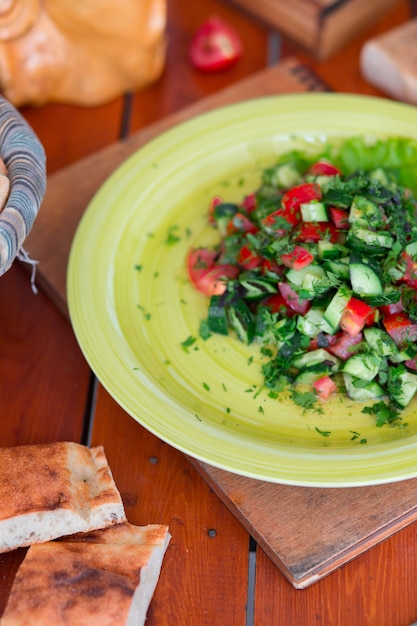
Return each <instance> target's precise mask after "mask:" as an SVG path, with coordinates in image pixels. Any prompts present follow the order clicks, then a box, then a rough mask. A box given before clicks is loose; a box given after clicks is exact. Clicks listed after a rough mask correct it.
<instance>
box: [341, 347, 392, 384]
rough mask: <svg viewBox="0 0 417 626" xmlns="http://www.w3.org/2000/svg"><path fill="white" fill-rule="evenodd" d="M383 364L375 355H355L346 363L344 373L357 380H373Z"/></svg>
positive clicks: (343, 368)
mask: <svg viewBox="0 0 417 626" xmlns="http://www.w3.org/2000/svg"><path fill="white" fill-rule="evenodd" d="M382 363H383V359H382V358H381V357H380V356H378V355H377V354H375V353H368V352H367V353H364V354H354V355H353V356H351V357H350V358H349V359H348V360H347V361H345V363H344V364H343V367H342V371H343V373H345V374H350V375H351V376H355V378H361V379H362V380H373V379H374V378H375V376H376V375H377V374H378V372H379V369H380V367H381V365H382Z"/></svg>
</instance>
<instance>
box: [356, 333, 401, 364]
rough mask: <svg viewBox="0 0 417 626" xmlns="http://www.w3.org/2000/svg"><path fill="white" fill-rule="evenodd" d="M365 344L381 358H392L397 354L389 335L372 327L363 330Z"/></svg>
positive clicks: (394, 344)
mask: <svg viewBox="0 0 417 626" xmlns="http://www.w3.org/2000/svg"><path fill="white" fill-rule="evenodd" d="M363 334H364V336H365V339H366V341H367V343H368V344H369V345H370V347H371V348H372V350H374V351H375V352H376V353H377V354H378V355H379V356H381V357H387V356H389V357H392V356H393V355H396V354H397V353H398V348H397V344H396V343H395V341H394V340H393V338H392V337H390V335H389V334H388V333H387V332H385V330H382V328H377V327H376V326H372V327H370V328H365V329H364V331H363Z"/></svg>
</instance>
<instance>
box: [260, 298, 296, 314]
mask: <svg viewBox="0 0 417 626" xmlns="http://www.w3.org/2000/svg"><path fill="white" fill-rule="evenodd" d="M262 305H263V306H266V307H268V309H269V310H270V311H271V313H280V314H281V315H284V316H286V317H293V316H294V315H296V312H295V311H294V310H293V309H291V308H290V307H289V306H288V304H287V303H286V301H285V300H284V298H283V296H282V294H280V293H273V294H272V295H270V296H268V297H267V298H265V299H264V300H262Z"/></svg>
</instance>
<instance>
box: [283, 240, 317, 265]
mask: <svg viewBox="0 0 417 626" xmlns="http://www.w3.org/2000/svg"><path fill="white" fill-rule="evenodd" d="M313 261H314V256H313V255H312V254H311V252H310V251H309V250H307V249H306V248H303V246H295V247H294V250H292V251H291V252H288V253H287V254H283V255H281V263H283V264H284V265H285V266H286V267H289V268H290V269H294V270H301V269H302V268H303V267H307V265H310V264H311V263H312V262H313Z"/></svg>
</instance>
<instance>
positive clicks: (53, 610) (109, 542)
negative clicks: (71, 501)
mask: <svg viewBox="0 0 417 626" xmlns="http://www.w3.org/2000/svg"><path fill="white" fill-rule="evenodd" d="M169 540H170V535H169V532H168V527H167V526H162V525H158V524H153V525H149V526H144V527H141V526H133V525H132V524H128V523H123V524H118V525H116V526H113V527H110V528H107V529H104V530H99V531H96V532H93V533H88V534H86V535H83V534H81V535H76V536H74V537H65V538H63V539H59V540H57V541H50V542H47V543H43V544H37V545H34V546H32V547H30V548H29V550H28V552H27V554H26V557H25V559H24V561H23V563H22V565H21V566H20V568H19V570H18V573H17V575H16V578H15V581H14V583H13V587H12V590H11V594H10V597H9V600H8V603H7V606H6V609H5V613H4V615H3V618H2V621H1V624H2V626H26V625H28V624H30V625H31V626H41V625H42V626H64V625H65V626H72V625H73V626H97V625H98V624H99V625H100V626H143V624H144V623H145V619H146V614H147V610H148V607H149V603H150V601H151V598H152V596H153V593H154V590H155V587H156V584H157V581H158V578H159V574H160V569H161V565H162V560H163V557H164V554H165V550H166V548H167V545H168V543H169Z"/></svg>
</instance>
